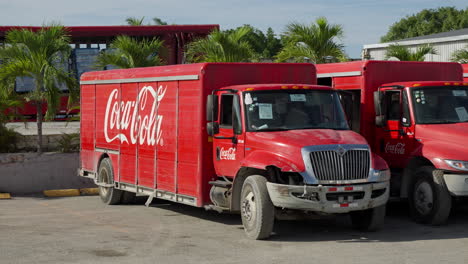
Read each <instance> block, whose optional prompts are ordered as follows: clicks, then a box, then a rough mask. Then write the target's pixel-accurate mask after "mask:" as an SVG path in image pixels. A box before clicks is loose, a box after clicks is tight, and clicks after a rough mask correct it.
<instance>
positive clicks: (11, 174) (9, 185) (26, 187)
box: [0, 153, 96, 195]
mask: <svg viewBox="0 0 468 264" xmlns="http://www.w3.org/2000/svg"><path fill="white" fill-rule="evenodd" d="M78 167H79V153H44V154H42V155H37V154H35V153H11V154H0V192H8V193H11V194H17V195H18V194H20V195H21V194H34V193H40V192H42V191H44V190H53V189H75V188H87V187H96V186H95V185H94V183H93V181H92V180H90V179H86V178H83V177H79V176H77V169H78Z"/></svg>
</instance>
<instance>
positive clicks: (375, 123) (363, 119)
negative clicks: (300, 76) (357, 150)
mask: <svg viewBox="0 0 468 264" xmlns="http://www.w3.org/2000/svg"><path fill="white" fill-rule="evenodd" d="M317 71H318V83H319V84H326V85H329V86H331V87H333V88H334V89H335V90H337V91H339V92H340V93H341V97H342V100H343V102H344V108H345V109H347V110H346V114H347V116H348V118H349V119H350V124H351V127H352V129H353V130H354V131H356V132H359V133H360V134H362V135H363V136H364V137H365V138H366V139H367V140H368V142H369V144H370V145H371V148H372V150H373V151H374V152H375V153H377V154H378V155H380V156H381V157H382V158H383V159H384V160H385V161H386V162H387V163H388V165H389V167H390V169H391V172H392V178H391V188H390V196H391V197H393V198H398V199H403V200H407V201H408V202H409V208H410V214H411V216H412V217H413V219H414V220H416V221H417V222H420V223H426V224H432V225H440V224H443V223H445V222H446V221H447V219H448V217H449V214H450V209H451V207H452V197H463V196H467V195H468V193H467V190H468V179H467V176H468V175H467V174H466V173H467V172H468V170H466V168H465V167H464V166H465V162H466V156H467V154H468V152H467V149H466V147H465V146H463V144H461V142H463V138H464V137H466V136H467V135H468V133H467V132H468V129H467V128H468V127H467V123H466V122H467V118H468V116H467V107H468V105H467V102H468V101H467V100H468V97H467V91H466V90H467V87H468V86H467V85H468V84H467V83H466V82H465V83H464V82H463V73H462V67H461V65H460V64H458V63H447V62H405V61H355V62H347V63H330V64H321V65H317Z"/></svg>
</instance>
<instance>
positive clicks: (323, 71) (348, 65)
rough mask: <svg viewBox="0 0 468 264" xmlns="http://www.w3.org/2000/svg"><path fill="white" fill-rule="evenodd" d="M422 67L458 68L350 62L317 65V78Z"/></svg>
mask: <svg viewBox="0 0 468 264" xmlns="http://www.w3.org/2000/svg"><path fill="white" fill-rule="evenodd" d="M418 64H419V65H421V66H422V65H424V67H441V66H442V65H445V67H460V64H459V63H456V62H427V61H378V60H366V61H351V62H340V63H325V64H317V74H318V76H317V77H319V78H320V77H335V76H336V77H341V76H357V75H362V72H363V71H366V70H368V68H376V67H378V68H381V69H382V70H387V69H395V68H396V67H408V66H411V65H413V66H414V65H418ZM340 73H341V74H340Z"/></svg>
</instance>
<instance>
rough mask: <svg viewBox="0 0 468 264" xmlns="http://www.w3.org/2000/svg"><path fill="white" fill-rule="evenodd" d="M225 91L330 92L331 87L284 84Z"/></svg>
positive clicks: (247, 85)
mask: <svg viewBox="0 0 468 264" xmlns="http://www.w3.org/2000/svg"><path fill="white" fill-rule="evenodd" d="M223 89H224V88H223ZM225 89H233V90H238V91H240V92H245V91H262V90H332V88H331V87H329V86H323V85H311V84H294V85H292V84H284V83H273V84H243V85H232V86H227V87H225Z"/></svg>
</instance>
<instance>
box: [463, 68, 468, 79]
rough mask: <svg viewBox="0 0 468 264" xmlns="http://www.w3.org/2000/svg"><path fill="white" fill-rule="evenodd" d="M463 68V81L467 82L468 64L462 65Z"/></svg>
mask: <svg viewBox="0 0 468 264" xmlns="http://www.w3.org/2000/svg"><path fill="white" fill-rule="evenodd" d="M462 66H463V81H464V82H468V64H462Z"/></svg>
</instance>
